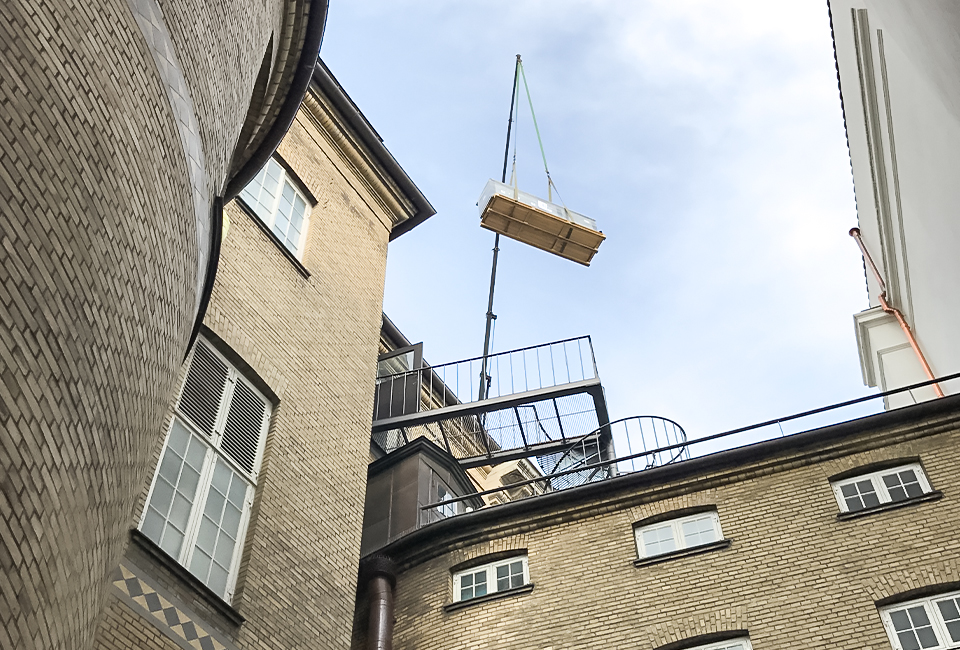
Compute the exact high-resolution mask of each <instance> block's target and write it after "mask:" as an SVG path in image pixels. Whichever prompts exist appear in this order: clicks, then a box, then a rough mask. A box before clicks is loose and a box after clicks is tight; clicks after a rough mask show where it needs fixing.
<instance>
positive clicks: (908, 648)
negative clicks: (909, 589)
mask: <svg viewBox="0 0 960 650" xmlns="http://www.w3.org/2000/svg"><path fill="white" fill-rule="evenodd" d="M880 617H881V618H882V619H883V626H884V628H885V629H886V630H887V636H889V637H890V643H891V644H892V645H893V647H894V648H895V649H896V650H927V649H931V648H933V649H944V650H945V649H946V648H960V592H954V593H950V594H942V595H940V596H933V597H930V598H923V599H920V600H914V601H910V602H908V603H899V604H897V605H891V606H890V607H886V608H884V609H882V610H880Z"/></svg>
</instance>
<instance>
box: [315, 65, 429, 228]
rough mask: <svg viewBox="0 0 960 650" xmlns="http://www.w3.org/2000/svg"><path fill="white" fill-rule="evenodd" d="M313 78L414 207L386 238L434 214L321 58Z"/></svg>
mask: <svg viewBox="0 0 960 650" xmlns="http://www.w3.org/2000/svg"><path fill="white" fill-rule="evenodd" d="M313 82H314V83H316V84H317V86H319V87H320V90H321V91H322V92H323V94H324V96H325V97H326V98H327V99H328V100H329V101H330V103H331V104H332V105H333V107H334V108H335V109H336V110H337V112H338V113H340V115H341V116H342V118H343V120H344V121H345V122H346V123H347V125H348V126H350V128H352V129H353V130H354V131H355V132H356V134H357V137H358V138H359V140H360V142H361V143H363V145H364V146H366V147H367V148H368V149H369V150H370V153H371V154H372V155H373V156H374V158H375V159H376V161H377V162H378V163H379V164H380V165H381V166H382V167H383V169H384V171H386V172H387V173H388V174H389V175H390V177H391V179H392V180H393V181H394V182H395V183H396V184H397V187H399V188H400V190H401V191H402V192H403V193H404V194H405V195H406V196H407V198H408V199H409V200H410V202H411V203H413V205H414V207H415V209H416V211H415V212H414V214H413V215H412V216H410V217H409V218H407V219H405V220H403V221H401V222H400V223H398V224H397V225H395V226H394V227H393V229H392V230H391V232H390V241H393V240H394V239H396V238H397V237H399V236H400V235H402V234H404V233H406V232H408V231H410V230H413V229H414V228H415V227H416V226H418V225H420V224H421V223H423V222H424V221H426V220H427V219H429V218H430V217H432V216H433V215H435V214H436V213H437V211H436V210H435V209H434V207H433V206H432V205H430V202H429V201H428V200H427V198H426V197H425V196H424V195H423V192H421V191H420V188H418V187H417V186H416V184H415V183H414V182H413V180H412V179H411V178H410V176H408V175H407V172H405V171H404V170H403V168H402V167H401V166H400V163H398V162H397V160H396V158H394V157H393V154H391V153H390V151H389V150H388V149H387V147H386V145H384V144H383V138H381V137H380V134H379V133H377V132H376V130H375V129H374V128H373V125H371V124H370V122H369V121H368V120H367V118H366V117H365V116H364V114H363V113H362V112H361V111H360V109H359V108H358V107H357V105H356V104H354V103H353V100H352V99H350V96H349V95H348V94H347V92H346V91H345V90H344V89H343V86H341V85H340V82H338V81H337V79H336V77H334V76H333V73H332V72H330V68H328V67H327V65H326V64H325V63H324V62H323V59H317V65H316V66H315V67H314V70H313Z"/></svg>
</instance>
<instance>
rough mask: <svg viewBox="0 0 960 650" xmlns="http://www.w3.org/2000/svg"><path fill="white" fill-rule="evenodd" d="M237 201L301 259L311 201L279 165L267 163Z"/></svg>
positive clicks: (272, 162) (274, 162) (271, 161)
mask: <svg viewBox="0 0 960 650" xmlns="http://www.w3.org/2000/svg"><path fill="white" fill-rule="evenodd" d="M240 198H241V199H242V200H243V202H244V203H246V204H247V205H248V206H249V207H250V209H251V210H253V211H254V212H255V213H256V215H257V216H258V217H260V219H261V220H262V221H263V223H264V224H265V225H266V226H267V227H268V228H269V229H270V232H272V233H273V234H274V235H276V237H277V239H279V240H280V241H281V242H282V243H283V245H284V246H286V247H287V249H288V250H289V251H290V252H291V253H293V254H294V255H295V256H296V257H297V259H300V258H301V257H302V256H303V245H304V240H305V238H306V233H307V224H308V222H309V221H310V201H308V200H307V197H306V196H304V194H303V192H301V191H300V189H299V188H297V186H296V184H295V183H294V182H293V180H292V179H291V178H290V175H289V174H288V173H287V171H286V170H285V169H284V168H283V167H282V166H281V165H280V163H278V162H277V161H276V160H275V159H273V158H271V159H270V160H268V161H267V164H266V165H264V166H263V169H261V170H260V172H259V173H258V174H257V175H256V177H255V178H254V179H253V180H252V181H250V182H249V183H248V184H247V186H246V187H245V188H243V190H242V191H241V192H240Z"/></svg>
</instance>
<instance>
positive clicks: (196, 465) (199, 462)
mask: <svg viewBox="0 0 960 650" xmlns="http://www.w3.org/2000/svg"><path fill="white" fill-rule="evenodd" d="M206 455H207V445H206V444H205V443H203V442H201V441H200V438H198V437H196V436H193V435H192V436H190V449H188V450H187V455H186V457H185V458H186V460H187V464H188V465H189V466H190V467H192V468H193V469H194V470H196V471H197V473H198V474H199V473H200V470H201V469H202V468H203V457H204V456H206Z"/></svg>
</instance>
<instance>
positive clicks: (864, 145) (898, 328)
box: [829, 0, 960, 408]
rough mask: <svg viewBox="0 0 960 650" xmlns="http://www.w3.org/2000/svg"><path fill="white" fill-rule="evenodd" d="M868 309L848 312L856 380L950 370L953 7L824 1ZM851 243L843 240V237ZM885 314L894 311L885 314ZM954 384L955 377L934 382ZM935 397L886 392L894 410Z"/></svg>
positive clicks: (953, 360)
mask: <svg viewBox="0 0 960 650" xmlns="http://www.w3.org/2000/svg"><path fill="white" fill-rule="evenodd" d="M829 4H830V10H831V18H832V26H833V38H834V46H835V51H836V58H837V71H838V75H839V81H840V92H841V97H842V101H843V111H844V119H845V121H846V130H847V139H848V142H849V146H850V158H851V162H852V167H853V180H854V187H855V192H856V201H857V213H858V221H859V230H860V232H861V233H862V241H863V245H864V247H865V248H866V250H867V251H868V253H869V255H870V257H872V259H873V262H874V263H875V264H876V268H877V270H878V272H879V274H880V276H882V278H883V281H884V283H885V285H886V287H885V288H886V292H885V302H886V304H887V307H888V308H887V309H885V308H884V306H883V305H882V302H883V301H882V300H881V298H880V296H881V294H883V293H884V291H883V287H881V285H880V282H879V281H878V280H877V278H876V277H875V275H874V273H873V272H872V271H871V268H870V263H869V261H868V260H865V262H866V264H865V271H866V276H867V278H866V281H867V291H868V293H869V296H870V309H867V310H865V311H862V312H860V313H858V314H855V315H854V321H855V325H856V333H857V343H858V345H859V348H860V363H861V368H862V371H863V379H864V383H865V384H866V385H868V386H876V387H878V388H879V389H880V390H890V389H893V388H899V387H902V386H906V385H909V384H913V383H917V382H921V381H925V380H926V379H927V378H928V373H927V372H926V371H925V369H924V366H923V361H922V360H921V357H920V355H918V353H917V351H916V350H915V349H914V346H912V345H911V341H910V337H909V333H908V332H907V330H906V328H904V326H903V325H902V324H901V323H900V322H898V318H897V314H896V313H895V311H898V312H899V313H900V314H901V315H902V317H903V321H904V322H905V323H907V324H909V328H910V330H912V332H913V335H914V337H915V340H916V344H917V347H918V348H919V350H920V351H921V352H922V355H923V357H924V358H925V359H926V362H927V364H928V367H929V369H930V373H931V374H932V375H933V376H934V377H943V376H945V375H949V374H951V373H955V372H958V371H960V347H958V346H957V345H956V323H957V321H958V318H960V300H958V295H960V294H958V292H957V291H956V290H955V288H954V286H955V285H954V283H955V282H956V280H957V279H958V278H960V255H958V252H957V244H958V242H960V218H958V215H957V210H958V206H960V181H958V175H960V3H958V2H956V1H955V0H830V2H829ZM851 245H853V243H851ZM894 310H895V311H894ZM940 388H941V389H942V391H943V393H945V394H951V393H956V392H958V391H960V382H946V383H943V384H941V385H940ZM935 396H936V392H935V389H934V388H933V387H925V388H921V389H916V390H913V391H911V392H909V393H902V394H899V395H895V396H890V397H889V398H887V402H886V407H887V408H897V407H899V406H904V405H906V404H910V403H914V402H915V401H916V402H918V401H923V400H927V399H931V398H933V397H935Z"/></svg>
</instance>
